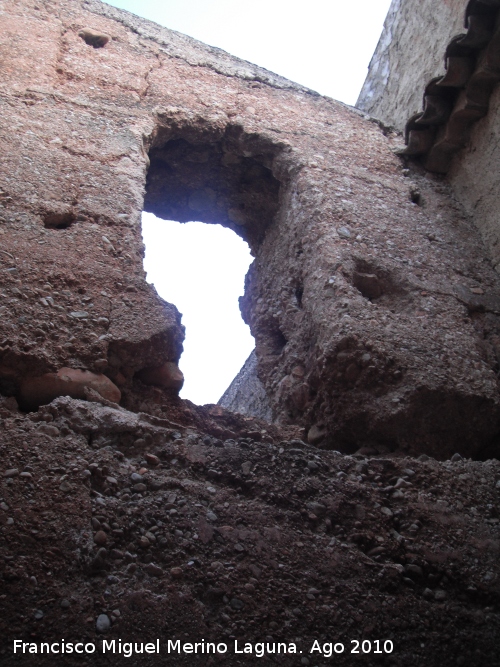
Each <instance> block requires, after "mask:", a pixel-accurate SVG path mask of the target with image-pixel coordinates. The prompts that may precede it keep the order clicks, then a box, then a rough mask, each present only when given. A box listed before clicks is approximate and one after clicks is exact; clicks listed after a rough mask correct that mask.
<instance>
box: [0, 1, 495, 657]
mask: <svg viewBox="0 0 500 667" xmlns="http://www.w3.org/2000/svg"><path fill="white" fill-rule="evenodd" d="M0 20H1V23H2V35H1V39H0V51H1V53H0V58H1V62H2V68H3V73H2V77H1V78H0V102H1V104H2V114H1V115H0V127H1V129H0V144H1V148H2V162H1V164H0V179H1V180H0V188H1V190H0V204H1V208H0V315H1V317H0V580H1V587H0V588H1V590H0V661H1V663H2V665H5V667H11V666H12V667H14V666H17V665H20V664H28V663H29V664H35V663H36V664H37V665H40V667H45V666H47V667H49V666H50V667H53V665H54V664H55V662H57V663H58V662H59V660H60V659H61V660H62V661H63V663H64V664H65V665H68V666H70V665H71V666H72V665H75V666H76V665H81V664H83V663H82V659H81V657H80V656H75V654H69V653H66V655H64V656H61V655H54V654H48V653H45V654H44V655H41V653H40V652H39V651H40V642H51V643H52V642H54V644H55V645H56V647H57V645H58V644H59V645H60V644H61V643H62V639H64V640H65V641H66V646H68V645H69V643H71V642H84V643H85V644H87V645H88V646H89V647H94V646H95V647H96V649H95V653H94V654H92V656H90V657H89V658H88V660H89V664H92V665H93V666H94V665H95V666H96V667H101V666H102V667H104V665H106V666H108V665H110V664H111V665H118V664H120V665H121V664H123V660H124V658H125V656H124V654H123V653H118V652H117V653H116V654H111V653H109V652H108V653H106V654H103V652H102V642H101V640H102V639H103V638H104V639H106V640H108V641H109V642H111V641H113V640H115V642H116V644H118V642H119V641H122V642H129V641H130V642H138V643H140V642H156V641H159V642H160V646H161V649H160V656H158V655H151V656H148V658H150V660H149V659H148V658H147V659H146V660H147V661H148V662H150V664H153V665H160V664H161V665H163V664H165V660H167V662H168V663H169V664H172V665H176V667H183V666H186V667H188V666H189V667H191V665H192V664H193V655H192V653H190V652H189V649H188V651H187V652H185V653H183V652H182V651H179V652H175V653H174V652H173V653H171V654H168V653H167V650H168V640H173V641H176V640H177V639H179V640H180V641H189V642H193V643H195V642H200V641H201V640H205V641H207V642H208V641H212V642H217V643H219V642H220V643H222V642H226V643H227V645H228V646H229V647H230V648H229V650H228V652H227V655H224V654H223V655H216V656H215V657H214V656H213V655H207V654H203V655H200V654H199V655H198V656H197V657H196V662H197V664H199V665H202V666H203V667H213V665H214V664H219V663H220V664H231V665H233V664H238V661H239V660H240V658H241V662H242V663H243V662H244V661H245V662H246V661H247V655H244V656H241V655H235V654H234V650H233V646H234V642H235V641H236V640H237V641H238V642H240V647H241V644H242V643H243V642H251V643H252V644H253V645H255V644H256V643H257V642H262V641H263V640H265V642H270V643H273V642H278V641H279V642H283V641H286V642H287V643H288V642H289V643H290V644H289V645H291V644H292V643H293V642H296V644H294V645H296V647H297V648H296V653H292V652H290V653H289V652H287V653H286V654H282V655H279V656H277V655H275V654H271V655H264V656H263V657H262V658H259V665H260V664H262V665H263V666H266V667H267V666H270V665H274V664H276V662H277V661H279V662H280V664H282V665H284V667H295V665H297V664H298V662H302V663H303V664H306V663H305V660H304V658H305V656H306V655H309V654H310V651H311V646H312V642H313V641H314V640H318V642H320V644H322V645H323V644H324V643H327V642H332V641H333V640H335V641H337V640H338V641H339V642H343V643H344V644H345V646H346V651H345V653H344V654H343V655H341V654H339V655H336V657H335V662H336V664H338V665H345V666H346V667H347V666H349V667H351V665H352V664H353V659H352V655H351V654H350V653H349V649H350V648H351V647H352V644H353V643H355V642H356V641H358V640H364V641H368V642H369V643H370V642H371V646H372V647H374V646H375V645H376V644H375V642H376V641H379V642H380V641H382V642H383V641H385V640H386V638H390V639H388V641H390V642H393V644H394V646H393V647H390V648H391V653H390V654H389V653H388V654H387V655H386V656H382V660H384V661H385V662H387V664H391V665H393V666H394V667H399V666H400V665H413V664H425V665H426V666H428V667H438V666H441V665H447V664H450V665H453V666H454V665H457V666H459V665H463V664H467V665H471V667H483V666H484V665H486V664H487V665H493V664H495V661H496V660H497V658H498V640H499V637H500V614H499V613H498V612H499V609H500V571H499V560H498V552H499V540H498V526H499V522H500V519H499V515H500V506H499V504H498V489H499V485H500V463H499V461H498V460H496V459H492V458H489V459H488V460H485V461H473V460H466V459H464V458H462V456H460V454H459V453H458V452H461V453H462V454H463V455H467V456H472V457H478V458H479V457H480V458H483V459H487V458H488V457H491V456H495V455H498V441H497V435H498V431H499V399H498V391H497V373H498V369H499V359H500V351H499V350H500V342H499V341H500V333H499V324H498V313H499V310H500V308H499V305H498V304H499V302H500V296H499V295H500V289H499V285H498V276H497V274H496V273H495V272H494V271H493V269H492V267H491V264H490V262H489V260H488V259H487V258H486V254H487V253H486V250H485V248H484V246H483V245H482V242H481V239H480V237H479V235H478V233H477V231H476V229H475V227H474V226H473V225H472V223H471V222H470V219H469V218H468V217H467V216H466V215H464V212H463V210H462V208H461V207H460V206H459V205H458V204H457V203H456V202H455V201H454V200H453V197H452V196H451V193H450V188H449V187H448V185H447V184H446V183H445V182H444V181H443V179H442V177H440V176H433V175H429V174H426V173H425V172H424V171H423V170H422V169H421V168H420V167H418V166H414V165H410V166H409V167H408V168H407V167H406V166H405V164H404V163H403V162H401V159H400V158H399V157H396V155H395V154H394V152H393V149H394V148H395V147H397V146H398V145H399V142H400V138H399V136H398V135H396V134H393V133H392V132H391V131H388V130H387V129H384V128H382V127H381V126H380V124H379V123H375V122H372V121H370V120H369V119H367V118H366V117H365V116H364V114H362V113H360V112H358V111H356V110H354V109H350V108H348V107H346V106H345V105H342V104H340V103H337V102H333V101H332V100H329V99H325V98H322V97H320V96H318V95H316V94H315V93H312V92H311V91H307V90H305V89H303V88H301V87H300V86H298V85H295V84H293V83H291V82H289V81H286V80H284V79H282V78H280V77H278V76H277V75H274V74H272V73H270V72H267V71H265V70H262V69H259V68H257V67H255V66H253V65H250V64H249V63H245V62H242V61H239V60H237V59H235V58H232V57H231V56H228V55H227V54H225V53H223V52H221V51H219V50H217V49H212V48H210V47H207V46H204V45H202V44H199V43H197V42H195V41H194V40H191V39H190V38H188V37H185V36H183V35H179V34H178V33H174V32H172V31H169V30H166V29H163V28H160V27H159V26H156V25H154V24H152V23H150V22H147V21H142V20H140V19H138V18H136V17H134V16H132V15H130V14H127V13H126V12H121V11H118V10H116V9H113V8H111V7H109V6H107V5H104V4H101V3H99V2H97V1H95V0H57V1H51V0H44V1H41V0H11V1H9V2H6V1H4V0H0ZM144 209H147V210H151V211H154V212H156V213H158V214H159V215H163V216H165V217H175V218H177V219H179V220H189V219H191V218H193V217H195V218H197V219H202V220H204V221H205V222H207V223H213V222H222V223H223V224H225V225H226V226H227V227H230V228H231V229H233V230H234V231H235V232H236V233H238V234H240V235H241V236H242V237H243V238H245V239H247V240H248V242H249V244H250V245H251V247H252V250H253V253H254V256H255V259H254V262H253V265H252V267H251V269H250V271H249V274H248V276H247V279H246V288H245V295H244V297H243V298H242V300H241V310H242V312H243V315H244V317H245V319H246V321H247V322H248V323H249V324H250V326H251V328H252V332H253V334H254V336H255V338H256V353H255V355H254V356H255V366H257V371H256V372H257V374H258V376H259V377H260V380H261V385H260V387H262V386H264V387H265V390H266V392H267V398H268V400H269V403H270V404H271V408H272V412H273V420H274V423H269V422H267V421H262V420H259V419H255V418H252V417H251V416H250V415H248V414H247V415H238V414H236V413H233V412H230V411H228V410H225V409H224V408H222V407H221V406H203V407H201V406H194V405H192V404H191V403H190V402H189V401H181V400H180V399H179V398H178V396H177V393H178V390H179V387H180V385H181V383H182V374H181V373H180V370H179V367H178V363H179V364H180V366H181V367H182V356H181V353H182V341H183V335H184V331H183V326H182V321H181V316H180V314H179V313H178V311H177V309H176V308H175V306H174V305H172V304H168V303H166V302H164V301H163V300H161V299H160V298H159V297H158V295H157V294H156V293H155V290H154V289H153V288H152V287H151V286H149V285H148V284H147V283H146V282H145V275H144V271H143V267H142V258H143V252H144V248H143V245H142V239H141V232H140V218H141V212H142V211H143V210H144ZM252 363H253V362H252ZM250 374H251V375H253V371H252V372H251V373H250ZM257 386H259V385H257ZM238 400H241V396H240V398H239V399H238ZM258 403H259V405H260V406H262V405H264V404H265V401H264V400H263V399H259V401H258ZM339 449H342V450H344V452H343V453H339V451H337V450H339ZM354 450H356V452H355V453H354V454H353V455H350V454H348V453H346V451H347V452H350V451H351V452H352V451H354ZM421 452H427V453H430V454H433V455H435V457H436V458H437V459H448V460H445V461H440V460H433V459H431V458H429V456H428V455H426V454H421ZM410 454H420V456H419V457H418V458H415V457H413V458H412V457H411V456H410ZM450 457H451V460H450ZM424 638H425V639H424ZM15 640H18V641H19V640H24V642H25V644H26V646H28V650H30V653H27V652H25V653H24V654H21V653H20V652H16V653H14V649H15V644H14V642H15ZM382 646H384V644H382ZM33 647H35V648H36V649H37V654H36V655H34V651H33V650H32V649H33ZM298 651H301V652H303V656H302V657H301V658H300V660H298V658H299V654H298ZM378 655H379V654H377V658H378ZM254 657H255V653H254V655H252V656H250V657H249V660H248V664H253V663H254V660H253V658H254ZM243 658H244V659H245V660H243ZM316 658H318V664H322V662H323V656H318V655H317V654H311V655H310V656H309V658H307V659H306V660H309V661H310V663H311V664H312V663H313V660H314V662H316ZM126 659H127V660H128V658H126ZM320 659H321V662H320ZM325 659H326V660H328V658H327V657H326V656H325ZM367 659H368V660H371V659H372V656H368V657H367ZM143 660H144V655H134V656H133V657H132V658H131V659H130V664H143ZM61 664H62V662H61Z"/></svg>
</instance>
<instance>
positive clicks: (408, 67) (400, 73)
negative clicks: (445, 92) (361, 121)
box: [356, 0, 468, 131]
mask: <svg viewBox="0 0 500 667" xmlns="http://www.w3.org/2000/svg"><path fill="white" fill-rule="evenodd" d="M467 4H468V0H443V1H440V2H435V0H422V1H421V2H418V3H416V2H413V0H393V1H392V3H391V7H390V9H389V12H388V14H387V18H386V20H385V23H384V29H383V32H382V35H381V37H380V41H379V43H378V45H377V48H376V50H375V53H374V54H373V58H372V60H371V62H370V65H369V68H368V75H367V78H366V81H365V83H364V85H363V88H362V90H361V93H360V95H359V98H358V101H357V102H356V106H357V107H358V108H359V109H362V110H363V111H365V112H366V113H369V114H370V115H372V116H374V117H375V118H379V119H380V120H382V121H383V122H384V123H386V124H387V125H392V126H394V127H396V128H397V129H398V130H400V131H402V130H403V129H404V128H405V125H406V123H407V121H408V119H409V118H410V116H412V115H413V114H414V113H417V112H418V111H420V109H421V108H422V96H423V92H424V89H425V87H426V85H427V84H428V82H429V81H430V80H431V79H432V78H434V77H436V76H442V74H443V70H444V62H443V56H444V52H445V49H446V46H447V45H448V43H449V41H450V40H451V38H452V37H454V36H455V35H458V34H460V33H463V32H465V28H464V23H463V21H464V12H465V8H466V6H467Z"/></svg>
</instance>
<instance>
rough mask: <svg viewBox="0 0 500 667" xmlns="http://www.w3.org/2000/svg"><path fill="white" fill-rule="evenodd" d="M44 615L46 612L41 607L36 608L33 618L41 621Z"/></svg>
mask: <svg viewBox="0 0 500 667" xmlns="http://www.w3.org/2000/svg"><path fill="white" fill-rule="evenodd" d="M43 617H44V613H43V611H42V610H41V609H36V610H35V612H34V613H33V618H34V619H35V620H37V621H41V620H42V618H43Z"/></svg>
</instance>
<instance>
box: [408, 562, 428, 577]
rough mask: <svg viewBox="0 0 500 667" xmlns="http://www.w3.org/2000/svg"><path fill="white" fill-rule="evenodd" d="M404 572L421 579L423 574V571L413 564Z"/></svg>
mask: <svg viewBox="0 0 500 667" xmlns="http://www.w3.org/2000/svg"><path fill="white" fill-rule="evenodd" d="M405 571H406V572H407V573H408V574H413V575H415V576H416V577H422V576H423V574H424V571H423V570H422V568H421V567H420V566H419V565H414V564H410V565H407V566H406V567H405Z"/></svg>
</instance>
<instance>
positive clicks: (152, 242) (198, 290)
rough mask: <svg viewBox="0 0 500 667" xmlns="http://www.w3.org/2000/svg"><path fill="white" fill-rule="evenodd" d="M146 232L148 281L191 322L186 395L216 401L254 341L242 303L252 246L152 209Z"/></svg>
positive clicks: (217, 227) (216, 228) (183, 363)
mask: <svg viewBox="0 0 500 667" xmlns="http://www.w3.org/2000/svg"><path fill="white" fill-rule="evenodd" d="M142 234H143V238H144V243H145V244H146V256H145V260H144V268H145V270H146V271H147V280H148V282H150V283H153V284H154V285H155V287H156V290H157V291H158V294H159V295H160V296H161V297H162V298H163V299H165V300H166V301H169V302H170V303H173V304H175V305H176V306H177V308H178V309H179V311H180V312H181V313H182V323H183V324H184V326H185V327H186V339H185V341H184V352H183V354H182V357H181V360H180V363H179V366H180V368H181V370H182V372H183V373H184V378H185V381H184V387H183V388H182V391H181V396H182V397H183V398H189V400H190V401H193V403H197V404H198V405H203V404H205V403H216V402H217V401H218V399H219V398H220V397H221V396H222V394H223V393H224V391H225V390H226V389H227V387H228V386H229V385H230V383H231V381H232V380H233V378H234V376H235V375H236V373H237V372H238V371H239V369H240V368H241V366H242V365H243V363H244V362H245V360H246V358H247V357H248V355H249V354H250V352H251V351H252V349H253V347H254V344H255V343H254V339H253V338H252V336H251V334H250V329H249V328H248V326H247V325H246V324H245V323H244V322H243V320H242V319H241V315H240V312H239V306H238V297H239V296H241V295H242V294H243V289H244V282H245V275H246V273H247V271H248V267H249V265H250V263H251V261H252V256H251V255H250V250H249V248H248V245H247V244H246V243H245V241H243V239H241V238H240V237H239V236H238V235H237V234H235V233H234V232H233V231H231V230H230V229H227V228H225V227H222V226H221V225H207V224H204V223H202V222H187V223H180V222H174V221H172V220H160V219H158V218H156V217H155V216H154V215H152V214H151V213H143V214H142Z"/></svg>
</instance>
